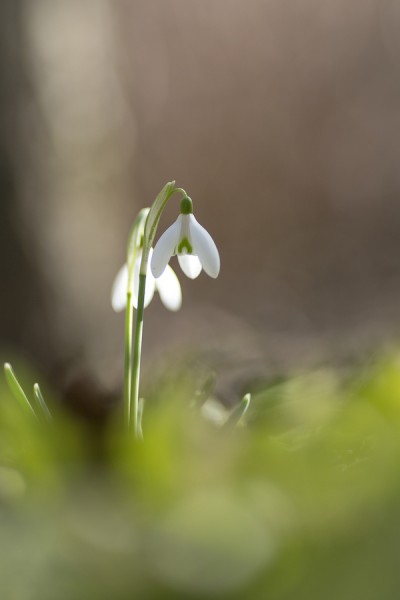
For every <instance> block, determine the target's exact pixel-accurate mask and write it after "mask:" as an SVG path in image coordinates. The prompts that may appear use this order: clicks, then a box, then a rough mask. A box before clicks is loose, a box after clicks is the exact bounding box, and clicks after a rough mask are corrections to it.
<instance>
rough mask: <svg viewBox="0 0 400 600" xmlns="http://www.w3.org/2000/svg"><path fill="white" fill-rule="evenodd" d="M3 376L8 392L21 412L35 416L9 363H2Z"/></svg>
mask: <svg viewBox="0 0 400 600" xmlns="http://www.w3.org/2000/svg"><path fill="white" fill-rule="evenodd" d="M4 374H5V377H6V381H7V384H8V387H9V388H10V391H11V393H12V395H13V396H14V398H15V399H16V401H17V402H18V403H19V404H20V405H21V407H22V408H23V410H25V411H27V412H29V413H31V414H33V415H34V416H35V417H36V416H37V415H36V413H35V411H34V409H33V407H32V405H31V403H30V402H29V400H28V398H27V396H26V394H25V392H24V390H23V389H22V387H21V385H20V383H19V381H18V379H17V377H16V375H15V373H14V371H13V369H12V366H11V365H10V363H4Z"/></svg>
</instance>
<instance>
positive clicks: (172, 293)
mask: <svg viewBox="0 0 400 600" xmlns="http://www.w3.org/2000/svg"><path fill="white" fill-rule="evenodd" d="M152 253H153V250H150V256H149V258H150V259H151V257H152ZM141 260H142V250H141V249H140V250H138V253H137V256H136V261H135V266H134V272H133V283H132V287H133V289H132V304H133V307H134V308H137V303H138V292H139V271H140V262H141ZM156 290H157V291H158V293H159V294H160V298H161V301H162V303H163V304H164V306H165V307H166V308H168V310H172V311H177V310H179V309H180V307H181V305H182V292H181V286H180V283H179V280H178V278H177V276H176V275H175V273H174V271H173V270H172V269H171V267H170V266H169V265H168V268H167V269H165V271H164V273H163V275H162V276H161V277H160V278H159V279H157V281H156V280H155V279H154V277H153V275H152V274H151V272H150V269H148V270H147V276H146V291H145V297H144V307H145V308H146V306H148V305H149V304H150V302H151V301H152V299H153V296H154V292H155V291H156ZM127 291H128V265H127V264H126V263H125V265H124V266H123V267H121V269H120V270H119V271H118V274H117V276H116V278H115V281H114V284H113V287H112V292H111V304H112V307H113V309H114V310H115V311H116V312H120V311H121V310H124V309H125V307H126V295H127Z"/></svg>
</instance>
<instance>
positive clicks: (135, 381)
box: [131, 273, 146, 439]
mask: <svg viewBox="0 0 400 600" xmlns="http://www.w3.org/2000/svg"><path fill="white" fill-rule="evenodd" d="M145 290H146V275H143V274H142V273H140V275H139V294H138V307H137V311H136V329H135V340H134V352H133V366H132V386H131V390H132V399H133V401H132V404H133V432H134V435H135V438H136V439H139V438H140V424H139V381H140V360H141V356H142V337H143V313H144V294H145Z"/></svg>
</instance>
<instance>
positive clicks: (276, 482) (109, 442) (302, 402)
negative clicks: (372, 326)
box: [0, 355, 400, 600]
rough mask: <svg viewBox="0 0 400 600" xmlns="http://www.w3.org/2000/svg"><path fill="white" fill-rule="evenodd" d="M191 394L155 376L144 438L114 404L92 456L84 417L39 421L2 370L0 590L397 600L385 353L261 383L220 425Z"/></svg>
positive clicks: (389, 375) (399, 422)
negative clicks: (347, 370)
mask: <svg viewBox="0 0 400 600" xmlns="http://www.w3.org/2000/svg"><path fill="white" fill-rule="evenodd" d="M32 380H33V378H32ZM200 396H201V394H199V391H198V389H197V385H196V383H195V378H194V377H191V376H190V374H188V373H185V374H182V373H179V374H169V375H167V376H165V377H163V378H162V379H160V380H159V381H158V383H157V384H155V385H152V387H151V388H149V389H148V390H147V394H146V410H145V413H144V422H143V428H144V434H145V441H144V442H135V441H134V440H132V439H131V438H130V437H128V436H127V435H126V434H124V433H123V431H122V427H121V426H120V422H119V417H120V415H116V416H115V419H114V420H112V422H110V423H109V425H108V428H107V430H106V431H105V432H102V433H101V436H102V438H101V445H102V453H100V456H99V454H96V453H93V452H92V450H91V447H90V446H91V440H92V438H93V432H89V430H88V426H87V424H86V425H84V424H82V423H81V422H79V421H76V420H74V419H72V418H71V417H70V416H69V417H67V415H66V414H64V413H63V412H62V411H61V410H58V411H57V407H56V406H55V403H53V405H52V406H51V409H52V412H53V413H55V415H54V419H53V422H52V423H45V422H43V423H40V422H38V421H37V420H35V419H33V418H32V416H31V415H30V414H28V413H27V412H26V411H23V410H21V407H20V406H19V405H18V404H17V403H16V402H15V401H14V400H13V399H12V397H11V396H10V393H9V391H8V389H7V388H6V385H5V381H4V380H1V382H0V597H1V598H5V599H7V600H54V599H55V598H56V599H57V600H80V599H82V600H83V599H86V600H87V599H90V598H96V600H103V599H104V600H106V599H107V600H109V599H110V598H113V599H116V600H119V599H121V600H123V599H128V598H129V599H131V598H140V599H143V600H146V599H157V598H163V599H164V598H174V599H181V598H182V599H183V598H189V599H190V598H193V599H199V598H219V599H226V600H228V599H229V600H235V599H237V600H239V599H250V600H251V599H257V600H264V599H266V598H268V599H270V600H314V599H315V600H316V599H318V600H319V599H322V598H323V599H324V600H337V599H338V598H340V599H341V600H347V599H348V600H358V599H360V600H377V599H379V600H385V599H397V598H398V597H399V594H400V570H399V569H398V568H397V562H398V556H399V549H400V358H399V356H397V355H392V356H390V357H386V358H385V359H382V360H379V361H376V362H375V363H374V364H370V365H368V367H365V368H364V369H359V370H358V371H357V373H355V374H354V375H353V376H351V377H349V376H348V375H346V377H342V376H340V375H339V374H338V373H336V372H334V371H330V370H318V371H316V372H312V373H306V374H299V375H296V376H292V377H291V378H288V379H286V380H280V381H278V382H275V383H272V384H271V385H266V386H265V387H264V389H262V390H260V391H259V392H257V394H255V395H253V398H252V403H251V405H250V408H249V410H248V411H247V413H246V415H245V417H244V420H245V425H244V426H240V427H236V428H234V429H232V428H223V427H221V426H219V425H217V424H216V423H215V422H213V421H212V420H210V419H207V418H206V417H205V416H204V415H207V414H212V413H207V411H205V410H200V405H201V403H203V402H204V401H205V402H206V404H207V403H209V402H211V401H212V399H211V398H208V399H206V398H204V397H202V398H201V402H199V401H198V398H199V397H200ZM210 396H211V391H210ZM214 404H215V399H214ZM203 408H204V407H203ZM214 410H215V406H214ZM221 415H222V416H223V418H225V419H226V418H227V414H226V410H225V409H223V407H221ZM99 435H100V434H99Z"/></svg>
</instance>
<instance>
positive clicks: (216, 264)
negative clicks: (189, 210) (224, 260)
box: [189, 215, 220, 278]
mask: <svg viewBox="0 0 400 600" xmlns="http://www.w3.org/2000/svg"><path fill="white" fill-rule="evenodd" d="M190 216H191V219H190V225H189V227H190V235H191V239H192V244H193V253H194V254H197V256H198V257H199V259H200V262H201V264H202V267H203V269H204V270H205V272H206V273H207V275H209V276H210V277H214V278H215V277H218V273H219V268H220V260H219V253H218V250H217V246H216V245H215V243H214V240H213V239H212V237H211V235H210V234H209V233H208V231H206V229H204V227H202V226H201V225H200V223H198V222H197V221H196V219H195V217H194V216H193V215H190Z"/></svg>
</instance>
